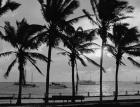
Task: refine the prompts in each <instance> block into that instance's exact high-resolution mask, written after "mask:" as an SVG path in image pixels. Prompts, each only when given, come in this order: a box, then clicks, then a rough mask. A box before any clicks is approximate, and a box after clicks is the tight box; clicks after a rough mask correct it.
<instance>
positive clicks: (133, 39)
mask: <svg viewBox="0 0 140 107" xmlns="http://www.w3.org/2000/svg"><path fill="white" fill-rule="evenodd" d="M139 37H140V35H139V34H138V31H137V29H136V27H132V28H129V27H128V24H126V23H124V24H121V23H118V24H115V25H114V28H113V35H110V39H111V40H112V42H113V43H114V46H113V45H109V44H107V45H106V46H107V47H108V50H109V51H110V52H111V53H112V55H113V56H114V57H115V59H116V74H115V97H114V101H116V102H117V97H118V71H119V65H120V64H124V63H123V62H122V57H123V55H124V54H127V55H133V56H136V54H137V53H136V50H138V48H137V45H135V43H137V42H138V41H139Z"/></svg>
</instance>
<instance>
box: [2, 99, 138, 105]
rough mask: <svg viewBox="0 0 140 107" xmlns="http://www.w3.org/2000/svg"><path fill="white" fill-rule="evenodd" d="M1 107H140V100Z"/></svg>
mask: <svg viewBox="0 0 140 107" xmlns="http://www.w3.org/2000/svg"><path fill="white" fill-rule="evenodd" d="M0 107H140V100H139V99H137V100H121V101H118V103H117V104H116V103H115V102H113V101H103V103H102V104H100V103H99V102H98V101H96V102H95V101H90V102H89V101H88V102H76V103H70V102H69V103H49V104H47V105H46V104H43V103H28V104H27V103H26V104H21V105H16V104H0Z"/></svg>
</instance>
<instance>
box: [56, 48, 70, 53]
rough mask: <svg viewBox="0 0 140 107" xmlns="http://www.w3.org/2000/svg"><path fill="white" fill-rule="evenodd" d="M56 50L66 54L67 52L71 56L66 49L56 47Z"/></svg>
mask: <svg viewBox="0 0 140 107" xmlns="http://www.w3.org/2000/svg"><path fill="white" fill-rule="evenodd" d="M55 48H56V49H58V50H60V51H64V52H66V53H68V54H71V53H70V52H69V51H67V50H65V49H63V48H60V47H55Z"/></svg>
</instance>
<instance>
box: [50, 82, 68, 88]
mask: <svg viewBox="0 0 140 107" xmlns="http://www.w3.org/2000/svg"><path fill="white" fill-rule="evenodd" d="M49 87H50V88H56V89H61V88H67V86H66V85H64V84H60V83H55V82H52V83H51V84H50V85H49Z"/></svg>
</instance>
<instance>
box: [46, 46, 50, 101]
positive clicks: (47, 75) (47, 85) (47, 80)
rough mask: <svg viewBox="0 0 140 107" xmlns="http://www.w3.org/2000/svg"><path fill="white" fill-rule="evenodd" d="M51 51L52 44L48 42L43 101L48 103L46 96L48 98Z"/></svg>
mask: <svg viewBox="0 0 140 107" xmlns="http://www.w3.org/2000/svg"><path fill="white" fill-rule="evenodd" d="M51 52H52V46H51V44H50V45H49V49H48V63H47V74H46V94H45V103H48V98H49V80H50V65H51Z"/></svg>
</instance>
